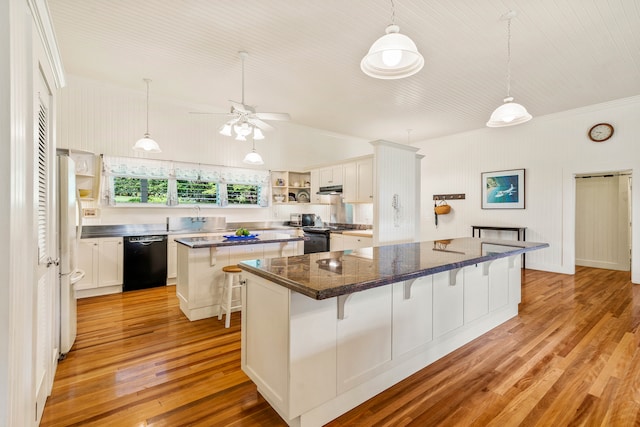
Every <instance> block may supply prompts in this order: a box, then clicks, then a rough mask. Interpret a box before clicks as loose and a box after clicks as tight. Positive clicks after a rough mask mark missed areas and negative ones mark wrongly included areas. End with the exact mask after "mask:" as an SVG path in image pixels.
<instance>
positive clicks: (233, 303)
mask: <svg viewBox="0 0 640 427" xmlns="http://www.w3.org/2000/svg"><path fill="white" fill-rule="evenodd" d="M222 271H223V272H224V282H223V284H222V298H221V301H220V306H219V309H218V320H222V315H223V314H225V315H226V317H225V319H224V327H225V328H228V327H229V326H230V325H231V312H232V311H233V310H236V309H242V294H241V293H240V292H239V291H236V292H235V294H236V295H235V298H234V290H235V289H238V290H239V288H241V287H242V282H241V280H242V279H241V277H240V273H242V269H241V268H240V267H238V266H237V265H227V266H224V267H222Z"/></svg>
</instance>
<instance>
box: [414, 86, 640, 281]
mask: <svg viewBox="0 0 640 427" xmlns="http://www.w3.org/2000/svg"><path fill="white" fill-rule="evenodd" d="M487 114H488V113H487ZM532 114H534V119H533V120H531V121H530V122H528V123H525V124H522V125H519V126H514V127H508V128H498V129H491V128H484V129H479V130H476V131H472V132H467V133H462V134H458V135H453V136H449V137H443V138H438V139H433V140H428V141H422V142H418V143H415V144H414V145H415V146H416V147H418V148H420V151H419V153H420V154H423V155H424V156H425V158H424V160H423V161H422V182H421V184H422V185H421V187H422V197H421V203H422V221H421V225H422V226H421V235H422V239H425V240H432V239H439V238H449V237H463V236H470V235H471V225H498V226H524V227H527V240H530V241H538V242H548V243H549V244H550V247H549V248H547V249H544V250H540V251H535V252H533V253H531V254H529V255H527V267H528V268H534V269H540V270H547V271H555V272H561V273H568V274H573V273H574V271H575V193H576V190H575V175H576V174H583V173H594V172H610V171H623V170H630V171H632V173H633V174H634V175H638V174H639V173H640V141H639V139H640V137H639V135H640V120H638V118H639V117H640V97H637V96H636V97H631V98H625V99H621V100H617V101H612V102H608V103H604V104H598V105H593V106H589V107H585V108H580V109H576V110H570V111H565V112H562V113H558V114H553V115H548V116H543V117H535V111H533V112H532ZM600 122H609V123H611V124H613V125H614V126H615V134H614V136H613V138H611V139H610V140H609V141H607V142H605V143H594V142H591V141H590V140H589V139H588V138H587V130H588V129H589V128H590V127H591V126H593V125H594V124H596V123H600ZM518 168H524V169H526V184H525V188H526V209H524V210H483V209H481V208H480V174H481V173H482V172H488V171H498V170H506V169H518ZM446 193H465V194H466V199H465V200H459V201H456V200H454V201H451V202H449V204H450V205H451V206H452V212H451V213H450V214H448V215H441V216H439V218H438V223H439V225H438V227H437V228H436V226H435V224H434V217H433V195H434V194H446ZM631 197H632V205H633V206H640V188H635V189H633V191H632V195H631ZM632 223H633V224H640V209H635V210H633V214H632ZM484 235H485V234H484V233H483V236H484ZM486 235H487V236H490V235H491V234H490V233H489V232H487V234H486ZM494 235H495V234H494ZM502 236H503V237H505V238H512V237H511V236H512V235H510V234H509V233H503V235H502ZM632 246H633V247H634V248H636V250H635V251H633V253H634V255H633V260H632V281H633V282H634V283H639V282H640V250H638V248H640V228H639V227H636V228H635V229H634V231H633V235H632Z"/></svg>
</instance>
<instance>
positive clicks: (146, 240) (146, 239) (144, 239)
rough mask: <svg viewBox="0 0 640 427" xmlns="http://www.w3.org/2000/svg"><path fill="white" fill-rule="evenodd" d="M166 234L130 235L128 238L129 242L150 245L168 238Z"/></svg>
mask: <svg viewBox="0 0 640 427" xmlns="http://www.w3.org/2000/svg"><path fill="white" fill-rule="evenodd" d="M166 238H167V237H166V236H130V237H127V238H126V242H127V243H139V244H141V245H143V246H149V245H150V244H152V243H156V242H162V241H164V240H166Z"/></svg>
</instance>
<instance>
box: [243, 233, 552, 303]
mask: <svg viewBox="0 0 640 427" xmlns="http://www.w3.org/2000/svg"><path fill="white" fill-rule="evenodd" d="M548 246H549V244H548V243H538V242H523V241H513V240H495V239H482V238H473V237H465V238H458V239H447V240H436V241H424V242H413V243H404V244H397V245H387V246H378V247H373V248H363V249H358V250H353V251H339V252H323V253H315V254H306V255H299V256H294V257H288V258H272V259H268V260H263V259H256V260H246V261H242V262H241V263H240V264H239V266H240V268H242V269H243V270H245V271H247V272H249V273H253V274H255V275H256V276H260V277H262V278H264V279H267V280H270V281H272V282H273V283H276V284H279V285H281V286H284V287H286V288H288V289H291V290H293V291H296V292H298V293H300V294H303V295H305V296H307V297H309V298H312V299H316V300H322V299H327V298H333V297H337V296H341V295H347V294H351V293H354V292H359V291H364V290H366V289H371V288H376V287H379V286H385V285H389V284H392V283H396V282H400V281H404V280H411V279H416V278H418V277H422V276H428V275H432V274H436V273H441V272H444V271H450V270H456V269H459V268H463V267H466V266H469V265H474V264H480V263H484V262H488V261H492V260H495V259H499V258H505V257H510V256H515V255H520V254H523V253H526V252H530V251H534V250H538V249H543V248H546V247H548Z"/></svg>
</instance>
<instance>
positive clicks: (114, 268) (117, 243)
mask: <svg viewBox="0 0 640 427" xmlns="http://www.w3.org/2000/svg"><path fill="white" fill-rule="evenodd" d="M98 248H99V253H100V255H99V257H98V286H113V285H122V282H123V280H122V264H123V248H122V238H115V239H100V243H99V246H98Z"/></svg>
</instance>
